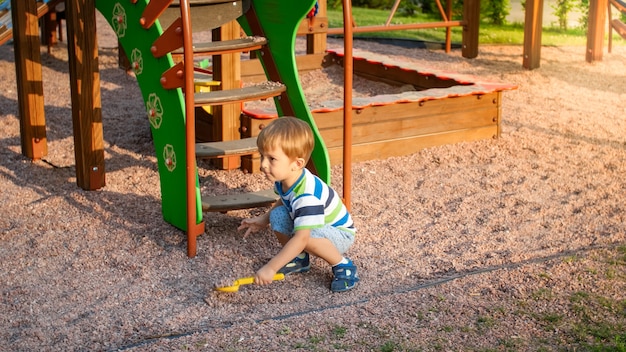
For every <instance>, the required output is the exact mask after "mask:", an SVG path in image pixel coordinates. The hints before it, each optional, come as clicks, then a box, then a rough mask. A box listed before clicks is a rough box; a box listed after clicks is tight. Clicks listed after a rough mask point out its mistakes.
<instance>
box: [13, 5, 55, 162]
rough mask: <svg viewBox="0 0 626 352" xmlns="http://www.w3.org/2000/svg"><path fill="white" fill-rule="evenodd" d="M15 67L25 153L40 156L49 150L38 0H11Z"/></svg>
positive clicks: (28, 155) (36, 158)
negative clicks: (36, 0)
mask: <svg viewBox="0 0 626 352" xmlns="http://www.w3.org/2000/svg"><path fill="white" fill-rule="evenodd" d="M11 8H12V9H13V10H12V11H11V13H12V21H13V28H14V29H15V30H14V33H15V34H16V35H15V40H14V49H15V71H16V81H17V82H16V83H17V99H18V113H19V118H20V137H21V146H22V154H23V155H24V156H26V157H28V158H31V159H34V160H38V159H41V158H43V157H44V156H46V155H47V154H48V145H47V138H46V120H45V115H44V96H43V82H42V70H41V52H40V43H39V23H38V15H37V3H36V2H35V0H12V1H11Z"/></svg>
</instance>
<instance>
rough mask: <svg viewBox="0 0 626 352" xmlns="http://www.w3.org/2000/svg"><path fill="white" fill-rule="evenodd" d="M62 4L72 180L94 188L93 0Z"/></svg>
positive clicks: (98, 118)
mask: <svg viewBox="0 0 626 352" xmlns="http://www.w3.org/2000/svg"><path fill="white" fill-rule="evenodd" d="M65 6H66V17H67V37H68V40H67V46H68V53H69V66H70V88H71V92H72V123H73V126H74V154H75V157H76V183H77V184H78V186H79V187H81V188H83V189H85V190H95V189H99V188H102V187H104V185H105V180H104V175H105V174H104V143H103V136H102V109H101V107H102V105H101V101H100V72H99V69H98V42H97V39H96V16H95V14H96V13H95V7H94V2H93V0H66V1H65Z"/></svg>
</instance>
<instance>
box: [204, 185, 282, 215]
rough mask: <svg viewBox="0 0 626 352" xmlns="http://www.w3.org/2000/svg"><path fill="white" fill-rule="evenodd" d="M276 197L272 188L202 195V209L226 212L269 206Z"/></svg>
mask: <svg viewBox="0 0 626 352" xmlns="http://www.w3.org/2000/svg"><path fill="white" fill-rule="evenodd" d="M277 199H278V195H276V193H274V190H271V189H269V190H264V191H258V192H251V193H244V194H233V195H224V196H212V197H208V196H203V197H202V211H214V212H215V211H217V212H226V211H229V210H238V209H250V208H259V207H264V206H270V205H272V204H273V203H274V202H276V200H277Z"/></svg>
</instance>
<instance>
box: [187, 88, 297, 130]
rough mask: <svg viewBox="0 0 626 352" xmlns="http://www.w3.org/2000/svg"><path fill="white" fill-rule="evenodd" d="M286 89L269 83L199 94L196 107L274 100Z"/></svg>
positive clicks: (195, 94)
mask: <svg viewBox="0 0 626 352" xmlns="http://www.w3.org/2000/svg"><path fill="white" fill-rule="evenodd" d="M286 89H287V88H286V87H285V86H284V85H282V84H279V83H276V82H267V84H258V85H254V86H248V87H243V88H237V89H228V90H215V91H211V92H198V93H194V100H195V104H196V106H205V105H222V104H228V103H240V102H244V101H250V100H263V99H268V98H272V97H275V96H278V95H280V94H281V93H282V92H284V91H285V90H286ZM222 111H223V110H222ZM222 117H223V116H222ZM238 120H239V119H237V126H238V125H239V121H238Z"/></svg>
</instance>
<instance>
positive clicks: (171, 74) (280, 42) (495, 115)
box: [11, 0, 506, 257]
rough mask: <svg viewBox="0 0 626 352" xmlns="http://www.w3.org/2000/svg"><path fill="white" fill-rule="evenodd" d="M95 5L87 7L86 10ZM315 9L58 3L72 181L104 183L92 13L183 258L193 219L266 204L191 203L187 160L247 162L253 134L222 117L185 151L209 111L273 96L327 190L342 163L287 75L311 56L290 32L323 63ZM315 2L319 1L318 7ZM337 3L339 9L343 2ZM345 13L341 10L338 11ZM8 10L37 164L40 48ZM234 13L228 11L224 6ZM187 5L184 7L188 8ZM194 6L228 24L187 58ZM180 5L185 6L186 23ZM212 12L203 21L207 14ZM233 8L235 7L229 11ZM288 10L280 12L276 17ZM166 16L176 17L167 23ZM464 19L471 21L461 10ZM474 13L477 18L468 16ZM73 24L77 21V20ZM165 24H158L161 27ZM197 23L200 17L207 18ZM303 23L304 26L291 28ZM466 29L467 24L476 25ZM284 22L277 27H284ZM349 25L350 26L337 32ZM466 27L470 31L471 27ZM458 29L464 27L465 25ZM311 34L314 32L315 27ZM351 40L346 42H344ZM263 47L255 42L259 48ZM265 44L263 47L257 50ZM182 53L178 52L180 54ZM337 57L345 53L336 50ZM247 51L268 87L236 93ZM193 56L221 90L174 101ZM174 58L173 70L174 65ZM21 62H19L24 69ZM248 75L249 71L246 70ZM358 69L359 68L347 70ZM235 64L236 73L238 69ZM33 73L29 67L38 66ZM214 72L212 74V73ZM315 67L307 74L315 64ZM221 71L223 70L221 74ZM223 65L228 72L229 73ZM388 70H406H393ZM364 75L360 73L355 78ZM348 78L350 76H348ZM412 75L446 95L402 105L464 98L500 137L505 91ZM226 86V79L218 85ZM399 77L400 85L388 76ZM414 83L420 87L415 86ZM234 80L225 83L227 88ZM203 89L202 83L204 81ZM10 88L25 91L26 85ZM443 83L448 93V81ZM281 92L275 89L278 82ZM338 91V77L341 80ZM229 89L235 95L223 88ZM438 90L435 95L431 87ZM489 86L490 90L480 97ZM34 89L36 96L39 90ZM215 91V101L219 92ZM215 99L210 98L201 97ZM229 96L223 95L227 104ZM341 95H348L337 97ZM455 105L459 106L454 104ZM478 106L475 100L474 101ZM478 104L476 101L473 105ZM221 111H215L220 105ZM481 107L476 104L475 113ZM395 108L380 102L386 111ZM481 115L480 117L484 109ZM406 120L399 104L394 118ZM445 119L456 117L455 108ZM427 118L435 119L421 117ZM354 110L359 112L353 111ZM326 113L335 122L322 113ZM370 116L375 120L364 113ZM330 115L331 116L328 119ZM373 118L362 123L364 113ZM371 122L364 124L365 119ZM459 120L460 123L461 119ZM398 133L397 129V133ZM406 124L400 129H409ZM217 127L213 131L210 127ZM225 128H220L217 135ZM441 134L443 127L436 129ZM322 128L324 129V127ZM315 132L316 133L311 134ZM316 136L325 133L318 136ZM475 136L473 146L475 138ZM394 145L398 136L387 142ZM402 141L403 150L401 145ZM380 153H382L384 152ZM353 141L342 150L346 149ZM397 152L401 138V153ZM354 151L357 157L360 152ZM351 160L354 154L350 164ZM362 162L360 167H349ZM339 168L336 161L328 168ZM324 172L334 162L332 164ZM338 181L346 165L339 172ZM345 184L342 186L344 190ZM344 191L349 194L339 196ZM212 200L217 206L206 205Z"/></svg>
mask: <svg viewBox="0 0 626 352" xmlns="http://www.w3.org/2000/svg"><path fill="white" fill-rule="evenodd" d="M94 3H95V7H94ZM314 3H315V2H314V1H313V0H311V1H308V2H306V4H300V5H298V7H297V8H295V6H281V5H282V3H281V2H280V1H277V0H254V1H235V2H232V1H224V0H187V1H185V0H182V1H180V2H175V3H174V4H172V1H171V0H169V1H168V0H152V1H147V0H120V1H116V2H113V1H105V0H96V1H95V2H91V1H85V0H67V1H66V10H67V16H66V17H67V27H68V38H73V40H68V50H69V51H70V55H69V57H70V82H71V85H72V107H73V108H72V111H73V113H72V119H73V125H74V138H75V153H76V172H77V183H78V184H79V186H80V187H82V188H84V189H98V188H101V187H103V186H104V185H105V168H104V150H103V143H102V124H101V119H102V116H101V110H100V104H101V102H100V100H99V96H100V95H99V77H98V67H97V40H96V37H95V35H94V34H95V32H96V30H95V20H94V18H95V10H96V8H97V10H98V11H100V12H101V13H102V14H103V15H104V17H105V18H107V19H108V20H109V23H110V25H111V27H112V28H113V29H114V31H115V32H116V33H117V35H118V39H119V41H120V44H121V45H122V47H123V49H124V51H125V52H126V53H127V55H128V57H129V61H130V63H131V66H132V69H133V70H134V71H135V75H136V76H137V81H138V83H139V86H140V88H141V91H142V95H143V97H144V100H145V103H146V111H147V115H148V118H149V120H150V123H151V126H152V132H153V136H154V144H155V150H156V152H157V159H158V168H159V175H160V180H161V195H162V210H163V217H164V219H165V220H166V221H167V222H169V223H171V224H172V225H174V226H176V227H177V228H180V229H182V230H185V231H186V232H187V238H188V255H189V256H190V257H193V256H195V253H196V236H197V235H198V234H200V233H202V232H203V229H204V223H203V221H202V212H203V211H227V210H229V209H239V208H247V207H255V206H261V205H265V204H269V203H270V202H272V201H273V200H274V199H275V196H274V195H273V194H271V193H269V192H260V193H256V194H251V195H243V196H234V197H216V198H212V199H209V198H208V197H201V196H200V195H199V190H198V186H197V181H198V179H197V173H196V166H195V159H196V157H207V158H222V159H223V160H229V159H231V160H232V159H235V158H239V156H240V155H251V154H253V153H254V151H255V148H254V136H253V133H254V132H253V131H254V128H250V129H249V130H248V131H249V133H250V135H249V136H246V137H249V138H244V139H239V137H240V136H239V135H238V128H239V127H240V126H239V125H238V119H239V116H238V115H237V121H236V123H231V122H232V121H227V120H228V119H229V118H226V117H224V116H222V118H221V119H219V118H216V119H215V120H214V121H213V124H214V126H213V129H214V130H221V131H222V132H224V131H225V130H227V129H228V130H229V131H230V132H229V133H231V135H230V136H228V135H224V134H223V135H222V136H221V138H222V139H221V141H220V142H217V143H213V144H199V145H196V144H195V133H196V131H195V126H196V124H195V123H188V122H193V121H194V116H195V111H196V110H197V109H196V108H197V107H201V106H206V105H214V110H213V111H214V112H215V115H216V116H217V115H218V113H219V111H220V110H222V112H223V111H224V110H228V109H235V110H236V109H237V107H238V106H240V104H239V103H240V102H242V101H246V100H253V99H264V98H268V97H271V96H279V97H280V99H276V100H275V101H276V103H277V109H278V115H294V116H297V117H299V118H302V119H304V120H306V121H307V122H309V123H310V124H311V125H312V126H313V128H314V130H315V131H316V142H317V143H316V151H315V152H314V156H313V159H312V160H313V163H312V164H311V165H310V167H311V168H312V169H313V170H314V171H315V172H316V173H317V174H318V175H320V177H322V179H324V180H326V181H328V179H329V167H330V164H331V160H341V158H338V157H337V156H336V155H337V152H336V150H337V149H336V148H338V147H337V145H336V144H334V143H333V144H332V147H331V151H332V156H331V155H329V151H328V150H327V149H326V147H325V144H324V140H325V139H326V138H327V137H324V136H323V135H322V134H320V133H319V132H318V131H319V130H318V129H317V127H316V126H317V125H322V122H321V121H322V120H320V122H317V120H318V119H317V118H314V117H313V116H312V114H311V112H310V111H309V109H308V107H307V105H306V102H305V101H304V97H303V94H302V91H301V89H300V85H299V80H298V77H297V74H298V69H297V68H301V67H303V66H304V67H306V65H300V64H301V63H302V62H306V61H307V60H310V58H311V56H308V55H307V56H305V57H304V58H303V57H299V58H296V57H295V56H294V55H293V53H294V51H295V50H294V41H295V35H296V33H297V32H299V31H300V32H302V27H304V32H307V31H308V33H309V34H307V37H308V39H312V40H309V41H308V45H307V49H308V50H307V51H308V52H309V53H312V55H313V57H316V58H322V57H324V56H326V54H324V53H322V52H321V48H325V40H324V38H325V33H324V30H322V28H323V27H324V26H323V23H324V22H323V21H320V20H321V19H319V18H317V19H313V20H312V19H304V18H305V15H306V14H307V13H308V12H309V10H310V9H311V8H312V6H313V5H314ZM321 3H322V2H320V4H321ZM344 3H346V2H344ZM348 3H349V2H348ZM11 4H12V8H13V11H14V13H13V18H14V21H13V22H14V23H13V25H14V27H15V29H16V30H15V33H18V36H16V40H15V53H16V71H17V81H18V96H19V100H20V103H19V114H20V123H21V127H22V152H23V153H24V154H25V155H26V156H28V157H30V158H32V159H40V158H41V157H43V156H44V155H46V154H47V147H46V136H45V119H44V117H43V101H42V100H40V99H42V98H43V97H41V96H37V94H36V93H35V92H36V91H41V90H40V88H41V85H42V84H43V83H42V82H41V67H40V63H41V58H40V56H39V55H40V54H39V43H38V41H37V34H38V33H37V32H38V28H37V26H38V24H37V20H36V19H37V17H36V16H34V15H35V14H36V13H37V12H38V6H37V2H36V1H35V0H26V1H17V0H13V1H12V2H11ZM233 5H234V6H233ZM194 6H195V7H194ZM205 6H207V7H208V6H215V7H221V8H222V9H221V10H219V11H221V12H220V13H224V14H225V13H228V14H230V15H229V16H226V18H225V19H224V20H223V21H218V23H213V24H212V25H211V26H212V28H214V29H213V33H214V39H215V40H216V41H215V42H213V43H207V44H202V45H198V44H195V49H194V48H192V43H191V32H192V29H191V22H192V16H203V12H202V11H201V10H202V8H204V7H205ZM190 7H194V11H193V15H190V14H191V11H190ZM215 7H214V8H212V10H211V11H216V9H215ZM233 7H234V9H233ZM285 7H289V9H285ZM276 9H280V11H279V12H278V14H280V18H281V19H286V20H285V21H282V22H280V23H276V22H275V21H272V20H271V19H272V16H274V15H276V14H277V11H276ZM170 11H176V12H175V13H178V15H176V14H174V15H171V14H169V12H170ZM470 12H472V11H470ZM473 12H475V14H476V15H477V13H478V12H477V9H476V10H475V11H473ZM79 14H80V15H79ZM160 16H165V17H167V16H169V18H170V19H169V20H168V21H165V20H164V23H166V22H170V21H171V22H170V26H169V27H168V29H166V30H165V31H164V30H163V29H162V27H161V24H160V21H159V19H160ZM204 16H205V17H206V12H205V13H204ZM165 17H164V18H165ZM207 18H208V17H207ZM235 18H236V19H238V21H239V23H240V25H241V26H242V27H243V28H244V29H245V30H246V32H247V33H248V34H254V35H258V36H257V37H254V38H252V39H251V38H250V37H245V38H239V30H238V27H237V26H236V25H235V24H234V22H229V21H230V20H231V19H235ZM303 19H304V21H302V20H303ZM346 20H348V21H349V16H344V21H346ZM476 21H477V17H476ZM283 22H284V23H283ZM348 23H349V22H348ZM476 23H477V22H476ZM467 25H468V24H467V23H466V24H465V26H467ZM316 28H317V29H316ZM349 36H350V37H351V35H349V34H348V32H346V37H349ZM262 38H265V39H262ZM268 43H269V44H268ZM474 44H475V47H468V49H471V50H470V52H472V51H473V50H475V51H476V52H477V45H478V43H477V36H476V42H475V43H474ZM181 47H182V48H183V49H182V50H180V48H181ZM346 48H351V46H348V45H346ZM248 50H258V51H260V52H261V53H262V55H260V56H259V57H260V58H262V60H259V61H258V62H259V63H260V64H261V66H262V67H263V68H264V73H265V75H266V76H267V77H269V78H270V80H271V81H273V82H276V83H267V84H261V85H259V86H256V87H254V88H244V89H237V88H239V86H238V85H236V84H237V83H238V82H239V80H238V79H237V78H238V77H236V71H237V70H236V69H234V68H233V67H241V72H242V73H243V72H244V71H246V70H247V68H246V67H247V66H246V64H242V63H238V62H237V58H238V57H239V52H242V51H248ZM196 55H214V64H215V65H214V74H213V77H212V79H214V80H219V81H220V82H221V89H222V90H221V91H217V92H207V94H204V93H197V94H184V92H192V91H194V79H193V78H192V77H194V76H195V75H194V70H193V65H185V62H188V63H189V62H193V61H194V59H195V57H197V56H196ZM331 55H335V58H334V59H333V60H334V61H335V62H340V61H342V59H341V54H340V53H335V54H331ZM350 55H351V50H350V49H347V50H346V53H345V60H343V64H344V65H345V66H346V72H351V71H352V69H351V68H350V69H348V66H350V65H351V64H352V59H351V57H350ZM174 57H176V60H174ZM26 58H28V60H27V59H26ZM320 61H321V60H320ZM361 61H363V63H367V64H368V65H370V64H374V65H378V67H379V68H381V70H383V71H385V70H388V69H389V68H391V67H393V64H390V63H380V62H379V63H374V62H373V61H372V60H369V59H364V60H361ZM250 62H251V65H257V64H256V63H254V62H257V61H253V60H250ZM357 62H359V60H357ZM238 64H241V66H237V65H238ZM38 65H39V66H38ZM220 65H221V66H222V67H220ZM315 65H317V64H315ZM224 67H226V68H224ZM228 67H230V69H229V68H228ZM393 69H394V70H397V71H398V72H404V71H405V69H403V68H398V67H393ZM366 70H369V68H366ZM357 71H358V69H357ZM413 71H414V72H417V73H416V74H414V76H416V77H415V79H417V80H419V79H423V78H424V77H428V78H429V79H430V78H434V79H432V80H431V81H433V82H439V83H441V82H444V85H446V84H447V85H448V86H447V88H452V90H450V91H449V93H446V94H443V95H442V96H441V97H439V98H433V97H432V96H431V97H427V96H426V95H424V96H423V97H422V98H414V99H413V100H410V99H409V100H406V101H405V102H404V103H408V104H414V105H413V107H415V108H416V109H417V108H418V107H419V108H422V107H425V106H426V107H430V106H432V107H433V109H439V110H440V111H461V110H464V109H465V108H466V107H467V105H468V102H469V100H463V99H470V100H473V101H475V103H472V104H469V105H475V106H476V108H477V109H484V110H485V111H487V112H486V113H485V114H484V116H483V115H482V114H481V117H480V119H483V120H484V119H487V120H488V119H491V123H487V125H488V126H487V127H485V128H484V129H483V130H484V131H487V132H485V134H484V135H482V136H488V137H489V138H491V137H493V136H497V135H498V134H499V120H500V118H499V108H500V100H499V98H500V96H499V94H500V92H501V91H502V90H504V89H506V88H505V87H504V86H500V87H496V88H498V89H499V90H498V89H495V90H492V91H490V92H487V91H485V90H484V88H485V87H479V85H477V84H476V83H477V82H472V81H469V80H464V79H458V78H454V77H453V75H450V74H429V73H427V72H426V73H424V72H422V73H420V72H419V70H415V69H414V70H413ZM226 76H229V77H226ZM399 76H401V75H399ZM420 76H421V78H420ZM231 77H234V79H228V78H231ZM203 80H206V78H203ZM21 82H34V84H30V85H26V84H24V83H21ZM451 82H452V83H453V84H450V83H451ZM279 83H280V84H279ZM346 84H348V79H346ZM233 85H234V86H233ZM468 86H474V88H476V87H479V89H478V90H477V91H476V92H473V93H467V91H466V92H465V95H455V93H454V89H461V88H463V89H467V88H468ZM422 87H424V88H425V89H424V90H422V92H427V91H428V90H429V89H432V86H424V85H422ZM439 88H441V87H438V88H437V89H439ZM490 88H492V89H493V88H494V87H490ZM38 89H39V90H38ZM225 92H226V93H225ZM209 93H215V94H209ZM233 93H234V94H233ZM348 95H349V94H348ZM462 96H464V97H465V98H463V99H461V97H462ZM485 98H486V99H485ZM345 101H346V102H349V104H347V106H349V108H348V109H345V108H344V109H343V114H344V118H345V115H346V114H350V112H351V110H352V105H351V98H350V97H348V96H346V99H345ZM452 101H454V102H455V103H456V104H458V106H457V107H456V108H454V107H453V106H452V104H450V102H452ZM478 101H480V102H478ZM224 104H225V105H224ZM481 104H486V105H481ZM393 105H394V104H390V103H389V104H387V106H393ZM486 106H489V107H486ZM400 109H401V110H407V109H406V107H405V106H403V107H402V108H400ZM455 109H456V110H455ZM422 110H423V111H424V113H423V114H424V115H423V116H422V117H426V116H429V115H431V114H432V112H433V111H435V110H427V109H422ZM338 111H339V110H334V111H333V112H330V114H327V115H326V116H327V117H328V119H327V120H324V123H327V122H328V121H331V120H332V121H333V123H334V125H333V126H332V127H331V128H330V129H329V130H334V132H333V133H334V136H335V137H333V139H334V141H337V137H336V136H337V134H336V131H337V130H338V129H342V127H343V130H344V137H345V135H346V134H350V133H346V131H350V130H351V124H348V125H346V124H344V126H341V123H340V122H338V121H337V114H338ZM355 111H356V112H357V114H359V111H361V114H362V115H363V116H364V117H366V116H368V115H367V113H369V112H374V111H376V109H366V108H365V106H357V108H356V110H355ZM363 112H365V113H363ZM333 114H334V115H333ZM374 115H375V114H374ZM333 116H334V117H333ZM372 116H373V115H372ZM372 116H370V117H369V118H372ZM462 119H466V120H467V117H464V118H462ZM362 122H363V124H364V125H366V124H368V123H371V120H368V119H367V118H364V119H363V120H362ZM420 123H422V124H425V125H437V124H441V121H438V120H437V119H436V118H435V119H433V120H431V121H428V120H427V119H425V118H422V120H421V122H420ZM402 124H404V126H403V125H402ZM406 124H407V122H401V123H400V125H399V126H396V127H392V128H391V129H390V132H391V133H392V134H393V133H395V132H399V131H401V130H403V129H404V127H406ZM408 124H411V123H410V122H408ZM215 125H217V126H215ZM224 126H228V128H227V129H226V128H224ZM233 127H234V128H236V131H237V133H236V134H235V135H233V133H232V128H233ZM443 128H445V126H443ZM324 129H326V127H324ZM371 131H372V130H371V129H370V132H368V130H367V129H363V130H362V131H361V132H359V130H356V134H363V135H366V134H368V133H370V134H371ZM320 132H321V131H320ZM322 133H324V132H322ZM478 138H481V137H478ZM397 139H398V140H399V141H400V140H402V138H397ZM459 140H465V139H464V138H463V136H457V137H456V139H454V138H451V139H447V140H446V139H445V138H440V141H439V144H441V143H450V142H455V141H459ZM382 143H383V144H381V145H379V146H375V147H369V150H370V152H369V153H370V154H369V156H367V155H368V154H367V152H363V155H364V156H363V157H364V158H367V157H385V156H384V155H383V154H378V155H377V156H374V155H372V152H371V151H373V150H377V149H381V146H383V145H385V143H387V142H382ZM400 143H402V142H400ZM387 144H388V145H389V147H388V149H393V148H394V146H393V145H392V144H391V143H387ZM351 145H352V143H351V142H350V143H347V145H346V142H344V143H343V147H344V149H346V148H345V147H349V146H351ZM402 145H403V146H406V140H405V141H404V143H403V144H402ZM424 146H426V145H424V144H422V145H420V144H419V143H418V144H417V145H416V148H418V149H420V148H422V147H424ZM359 153H360V152H359ZM357 157H359V156H358V154H357ZM351 160H352V158H351V157H347V158H346V154H345V153H344V156H343V160H342V161H343V162H346V163H347V162H350V161H351ZM358 160H364V159H358ZM337 162H338V161H337ZM337 162H335V163H337ZM345 169H347V170H348V172H349V167H344V171H345ZM345 187H346V183H344V188H345ZM348 188H349V187H348ZM216 202H217V203H216Z"/></svg>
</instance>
